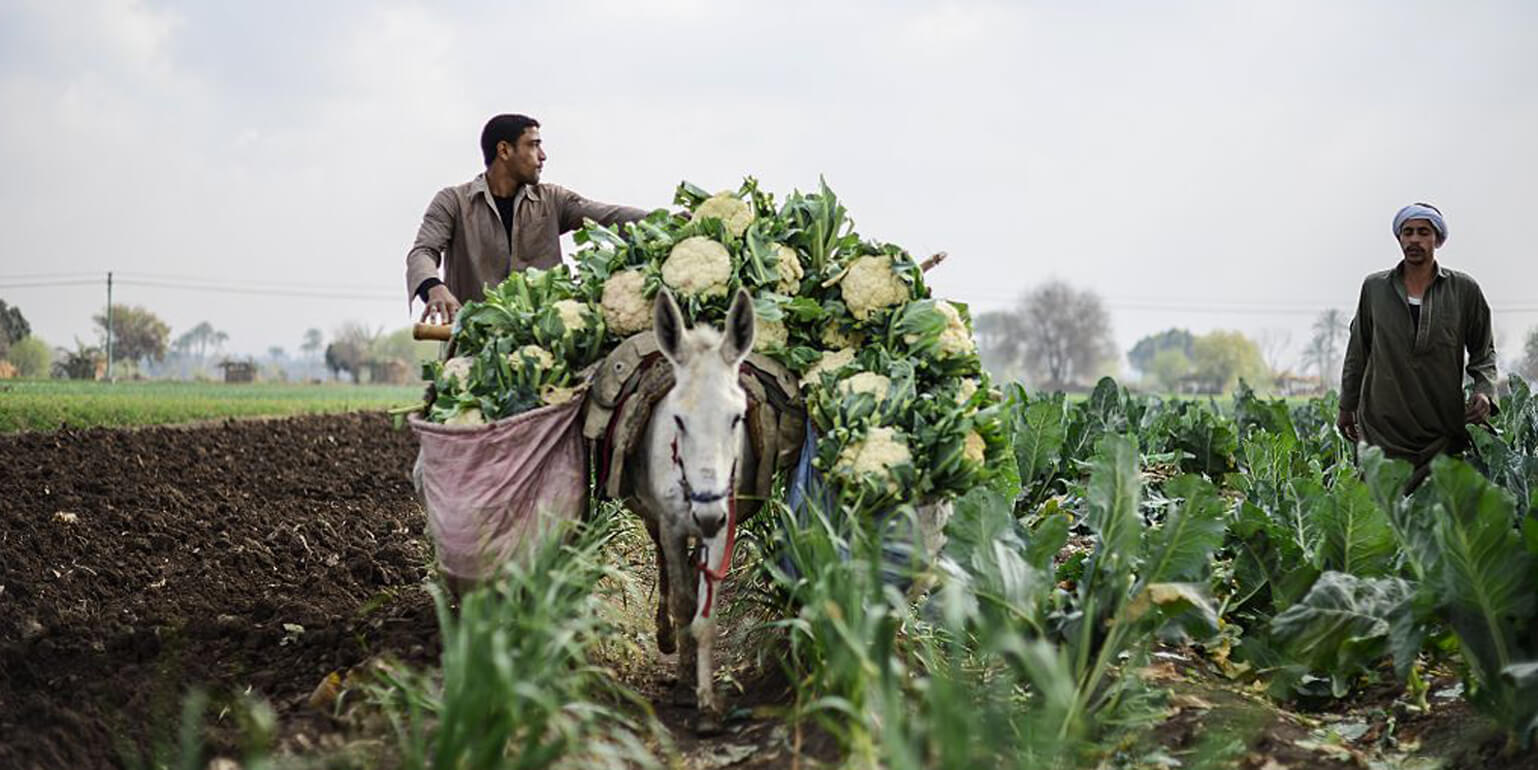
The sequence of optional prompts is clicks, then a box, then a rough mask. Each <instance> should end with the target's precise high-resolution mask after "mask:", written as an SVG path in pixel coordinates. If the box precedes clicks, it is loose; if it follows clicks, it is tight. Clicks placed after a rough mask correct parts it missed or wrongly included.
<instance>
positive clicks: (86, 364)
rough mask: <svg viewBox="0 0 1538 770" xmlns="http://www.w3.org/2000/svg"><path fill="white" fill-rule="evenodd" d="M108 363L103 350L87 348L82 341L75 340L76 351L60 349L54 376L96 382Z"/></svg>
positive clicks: (54, 367) (54, 365) (54, 364)
mask: <svg viewBox="0 0 1538 770" xmlns="http://www.w3.org/2000/svg"><path fill="white" fill-rule="evenodd" d="M106 361H107V356H106V354H105V353H103V352H102V351H101V348H93V347H87V346H86V345H85V343H83V342H81V341H80V340H78V339H77V340H75V349H74V350H70V349H68V348H59V350H58V357H57V358H56V359H54V362H53V376H55V377H68V378H69V379H71V380H94V379H96V377H97V374H98V373H99V372H100V371H101V370H102V368H103V367H104V366H105V364H106Z"/></svg>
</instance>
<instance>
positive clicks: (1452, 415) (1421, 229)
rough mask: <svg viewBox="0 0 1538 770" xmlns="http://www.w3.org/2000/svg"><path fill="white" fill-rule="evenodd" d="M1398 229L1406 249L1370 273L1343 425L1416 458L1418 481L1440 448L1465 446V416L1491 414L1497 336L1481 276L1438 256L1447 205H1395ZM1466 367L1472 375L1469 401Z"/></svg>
mask: <svg viewBox="0 0 1538 770" xmlns="http://www.w3.org/2000/svg"><path fill="white" fill-rule="evenodd" d="M1394 236H1395V237H1396V238H1398V239H1399V250H1400V251H1401V252H1402V253H1403V255H1404V258H1403V259H1402V260H1401V261H1400V263H1399V264H1398V266H1396V267H1394V268H1393V269H1392V270H1384V271H1382V272H1378V273H1373V274H1372V275H1369V276H1367V278H1366V280H1364V281H1363V282H1362V294H1361V299H1360V300H1359V301H1358V303H1357V308H1356V317H1355V318H1353V319H1351V339H1350V341H1349V342H1348V343H1347V346H1346V362H1345V366H1344V367H1343V369H1342V371H1341V378H1340V417H1339V419H1338V420H1337V426H1338V427H1339V428H1340V432H1341V434H1342V435H1344V436H1345V437H1346V438H1347V439H1350V440H1351V441H1359V440H1365V441H1366V442H1367V443H1369V444H1372V445H1374V446H1378V447H1382V449H1383V451H1384V453H1385V454H1387V455H1389V456H1390V457H1397V458H1401V459H1404V460H1408V461H1410V462H1411V463H1413V464H1414V465H1415V475H1414V476H1413V477H1412V479H1411V483H1410V486H1411V487H1412V488H1413V487H1414V486H1416V485H1418V484H1419V483H1420V482H1421V481H1422V480H1424V479H1425V477H1426V474H1427V473H1428V472H1429V470H1430V465H1431V460H1432V458H1434V457H1436V456H1437V455H1438V454H1442V453H1447V454H1456V453H1459V452H1461V451H1463V449H1464V448H1465V447H1466V446H1467V444H1468V432H1467V429H1466V428H1465V427H1464V426H1465V425H1467V424H1469V423H1481V422H1484V421H1485V419H1486V418H1487V417H1489V416H1490V414H1491V412H1492V410H1493V409H1494V408H1495V342H1494V340H1493V335H1492V332H1491V328H1490V305H1489V303H1488V302H1486V301H1485V295H1484V293H1483V292H1481V291H1480V290H1479V284H1477V283H1475V282H1474V279H1473V278H1471V277H1469V276H1468V275H1467V274H1464V273H1460V272H1458V271H1456V270H1448V269H1447V268H1445V267H1443V266H1441V265H1440V264H1438V262H1437V260H1436V250H1437V249H1438V248H1439V247H1441V245H1442V244H1443V243H1446V242H1447V222H1446V220H1444V219H1443V217H1442V212H1441V211H1440V210H1438V209H1437V208H1436V207H1435V206H1432V205H1430V204H1426V203H1415V204H1411V205H1409V206H1406V207H1404V208H1402V209H1400V210H1399V213H1398V214H1396V215H1394ZM1465 353H1467V356H1468V357H1467V360H1466V362H1465V358H1464V355H1465ZM1465 372H1467V374H1468V377H1469V378H1470V379H1471V380H1472V381H1473V395H1472V396H1471V397H1470V398H1469V399H1468V401H1467V402H1465V401H1464V398H1463V392H1464V391H1463V388H1464V373H1465Z"/></svg>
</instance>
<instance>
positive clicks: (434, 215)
mask: <svg viewBox="0 0 1538 770" xmlns="http://www.w3.org/2000/svg"><path fill="white" fill-rule="evenodd" d="M481 153H482V155H483V156H484V157H485V160H486V171H485V173H481V174H477V175H476V176H475V178H474V179H471V180H470V181H468V182H465V183H464V184H461V185H456V186H454V187H445V188H443V189H442V190H439V191H438V194H437V195H435V196H433V200H432V202H431V203H429V204H428V205H427V213H426V214H423V215H422V226H421V227H420V228H418V230H417V239H416V242H415V243H413V244H412V246H411V251H409V252H407V254H406V292H407V296H408V298H410V297H418V298H420V299H421V300H422V301H423V302H425V303H426V304H427V307H426V308H425V309H423V311H422V320H423V321H429V322H438V323H451V322H452V321H453V320H454V314H455V313H457V312H459V307H460V304H461V303H462V302H466V301H469V300H479V299H481V298H482V296H483V292H484V288H485V286H486V284H493V285H495V284H498V283H501V282H502V281H503V280H504V279H506V278H507V276H508V275H509V274H511V272H512V271H514V270H523V269H524V268H527V267H538V268H551V267H555V266H556V265H559V264H561V234H562V233H567V232H571V231H572V230H576V229H577V228H579V227H581V226H582V223H583V220H586V219H592V220H594V221H596V222H599V223H600V224H605V225H612V224H617V223H619V222H631V221H635V220H637V219H641V218H643V217H645V216H646V215H647V213H648V212H647V211H645V210H644V209H638V208H633V207H630V206H615V205H611V204H607V203H598V202H595V201H590V200H588V199H586V198H584V197H582V196H581V195H578V194H576V193H574V192H572V191H571V190H568V189H566V188H564V187H559V186H557V185H553V184H545V183H542V182H540V181H539V173H540V171H541V170H542V169H543V168H544V165H545V151H544V148H543V147H542V146H541V140H540V136H539V121H536V120H534V119H533V118H530V117H527V116H524V115H498V116H496V117H494V118H492V119H491V120H490V121H488V122H487V123H486V127H485V128H484V129H483V130H482V131H481ZM440 265H441V266H442V268H443V276H442V278H441V279H440V278H439V276H438V269H439V266H440Z"/></svg>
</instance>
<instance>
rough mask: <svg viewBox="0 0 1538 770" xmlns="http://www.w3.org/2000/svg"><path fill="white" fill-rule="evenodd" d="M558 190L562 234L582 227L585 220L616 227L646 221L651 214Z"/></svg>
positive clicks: (643, 210)
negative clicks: (621, 224) (622, 223)
mask: <svg viewBox="0 0 1538 770" xmlns="http://www.w3.org/2000/svg"><path fill="white" fill-rule="evenodd" d="M556 189H557V190H558V191H559V192H558V198H557V199H558V200H559V201H560V217H561V232H563V233H569V232H571V231H572V230H576V229H577V228H579V227H581V226H582V222H583V220H585V219H591V220H593V221H594V222H597V223H598V224H601V225H614V224H619V223H620V222H634V221H636V220H638V219H645V218H646V215H647V214H650V213H651V212H650V211H647V210H646V209H638V208H636V207H634V206H618V205H615V204H612V203H599V202H598V201H592V200H588V199H587V198H584V197H582V196H581V195H578V194H577V193H574V192H572V191H571V190H568V189H566V188H564V187H558V188H556Z"/></svg>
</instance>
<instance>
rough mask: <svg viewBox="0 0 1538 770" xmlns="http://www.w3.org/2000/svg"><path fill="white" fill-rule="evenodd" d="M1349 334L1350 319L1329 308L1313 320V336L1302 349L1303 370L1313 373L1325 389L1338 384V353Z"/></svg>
mask: <svg viewBox="0 0 1538 770" xmlns="http://www.w3.org/2000/svg"><path fill="white" fill-rule="evenodd" d="M1350 334H1351V319H1350V318H1348V317H1347V316H1346V314H1345V313H1343V312H1341V311H1339V310H1336V309H1335V308H1330V309H1329V310H1326V311H1324V312H1322V313H1320V314H1319V317H1318V318H1316V319H1314V336H1313V338H1312V339H1310V340H1309V342H1308V347H1306V348H1304V349H1303V369H1304V371H1313V372H1314V373H1315V374H1317V375H1319V379H1320V380H1321V381H1323V382H1324V383H1325V385H1326V386H1327V387H1332V388H1333V387H1336V386H1337V385H1338V384H1339V383H1340V351H1341V348H1342V347H1343V346H1344V345H1345V344H1346V340H1347V339H1349V337H1350Z"/></svg>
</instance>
